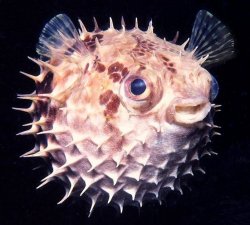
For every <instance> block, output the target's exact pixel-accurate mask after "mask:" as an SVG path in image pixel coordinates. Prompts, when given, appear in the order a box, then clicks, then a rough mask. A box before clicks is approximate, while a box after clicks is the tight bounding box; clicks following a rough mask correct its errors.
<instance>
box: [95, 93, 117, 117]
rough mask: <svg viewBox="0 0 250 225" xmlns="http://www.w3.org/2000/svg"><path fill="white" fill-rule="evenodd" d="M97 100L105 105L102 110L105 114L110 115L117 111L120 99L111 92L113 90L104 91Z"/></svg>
mask: <svg viewBox="0 0 250 225" xmlns="http://www.w3.org/2000/svg"><path fill="white" fill-rule="evenodd" d="M99 101H100V104H101V105H105V106H106V108H105V110H104V115H105V116H108V115H112V114H114V113H116V112H117V111H118V108H119V105H120V99H119V97H118V96H117V95H116V94H114V93H113V91H111V90H107V91H105V92H104V93H103V94H101V95H100V98H99Z"/></svg>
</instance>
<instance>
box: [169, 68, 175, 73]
mask: <svg viewBox="0 0 250 225" xmlns="http://www.w3.org/2000/svg"><path fill="white" fill-rule="evenodd" d="M168 70H169V71H170V72H172V73H176V69H175V68H172V67H168Z"/></svg>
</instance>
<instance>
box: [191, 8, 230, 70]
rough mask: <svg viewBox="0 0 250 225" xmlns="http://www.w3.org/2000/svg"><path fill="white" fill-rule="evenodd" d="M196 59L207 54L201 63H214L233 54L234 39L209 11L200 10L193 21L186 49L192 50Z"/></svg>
mask: <svg viewBox="0 0 250 225" xmlns="http://www.w3.org/2000/svg"><path fill="white" fill-rule="evenodd" d="M196 47H198V48H197V50H196V51H195V53H194V55H195V57H196V58H197V59H200V58H201V57H205V56H206V55H209V57H208V59H207V60H206V61H205V62H204V64H203V65H205V66H207V65H209V64H215V63H217V62H221V61H224V60H226V59H229V58H231V57H232V56H233V53H234V41H233V37H232V35H231V33H230V32H229V30H228V29H227V28H226V26H225V25H223V24H222V23H221V21H220V20H218V19H217V18H216V17H214V16H213V15H212V14H211V13H209V12H207V11H205V10H200V11H199V12H198V13H197V15H196V19H195V22H194V26H193V29H192V35H191V38H190V42H189V45H188V48H187V50H188V51H192V50H194V49H195V48H196Z"/></svg>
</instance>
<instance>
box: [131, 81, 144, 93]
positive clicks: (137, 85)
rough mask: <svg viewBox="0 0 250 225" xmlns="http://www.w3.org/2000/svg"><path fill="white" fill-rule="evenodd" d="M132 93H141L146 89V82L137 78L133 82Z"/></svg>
mask: <svg viewBox="0 0 250 225" xmlns="http://www.w3.org/2000/svg"><path fill="white" fill-rule="evenodd" d="M130 90H131V93H132V94H134V95H140V94H142V93H143V92H144V91H145V90H146V84H145V82H144V80H142V79H135V80H134V81H133V82H132V83H131V88H130Z"/></svg>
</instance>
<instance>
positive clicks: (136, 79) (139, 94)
mask: <svg viewBox="0 0 250 225" xmlns="http://www.w3.org/2000/svg"><path fill="white" fill-rule="evenodd" d="M131 85H132V86H133V87H131ZM150 93H151V85H150V82H149V81H148V80H147V78H145V77H143V76H139V75H131V76H130V77H129V78H128V79H127V80H126V81H125V94H126V96H127V97H128V98H130V99H131V100H134V101H144V100H145V101H146V100H147V98H148V97H149V95H150Z"/></svg>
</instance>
